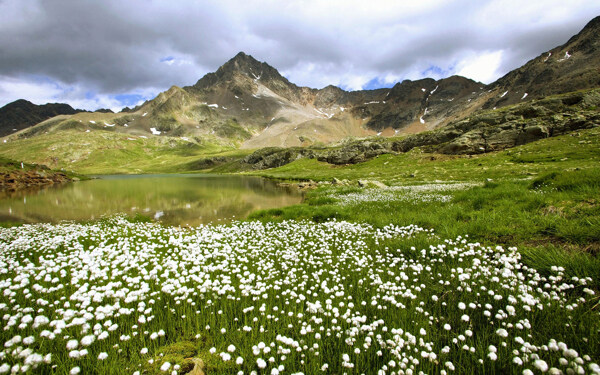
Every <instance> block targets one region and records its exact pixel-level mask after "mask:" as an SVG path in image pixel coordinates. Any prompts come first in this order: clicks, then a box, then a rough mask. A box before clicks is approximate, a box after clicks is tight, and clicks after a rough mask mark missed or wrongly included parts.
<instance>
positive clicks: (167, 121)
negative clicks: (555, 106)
mask: <svg viewBox="0 0 600 375" xmlns="http://www.w3.org/2000/svg"><path fill="white" fill-rule="evenodd" d="M598 35H600V17H597V18H594V19H593V20H592V21H591V22H589V23H588V24H587V25H586V26H585V27H584V28H583V30H582V31H581V32H580V33H578V34H577V35H575V36H573V37H572V38H571V39H569V40H568V41H567V42H566V43H565V44H563V45H562V46H559V47H556V48H554V49H552V50H550V51H547V52H544V53H543V54H541V55H540V56H538V57H536V58H534V59H532V60H531V61H529V62H528V63H526V64H525V65H523V66H522V67H520V68H518V69H516V70H514V71H512V72H509V73H508V74H506V75H505V76H504V77H502V78H500V79H499V80H497V81H496V82H494V83H492V84H490V85H485V84H483V83H480V82H475V81H473V80H470V79H467V78H464V77H460V76H451V77H448V78H444V79H440V80H434V79H431V78H426V79H421V80H417V81H410V80H405V81H402V82H399V83H397V84H396V85H394V87H392V88H389V89H388V88H384V89H377V90H359V91H345V90H342V89H340V88H338V87H335V86H327V87H324V88H322V89H313V88H308V87H300V86H297V85H295V84H294V83H292V82H290V81H289V80H288V79H287V78H285V77H283V76H282V75H281V74H280V73H279V72H278V71H277V69H275V68H274V67H272V66H270V65H269V64H267V63H265V62H260V61H258V60H256V59H255V58H253V57H252V56H250V55H247V54H245V53H243V52H240V53H238V54H237V55H236V56H235V57H233V58H232V59H231V60H229V61H227V62H226V63H225V64H223V65H222V66H221V67H220V68H219V69H218V70H217V71H216V72H214V73H208V74H206V75H205V76H204V77H202V78H201V79H199V80H198V81H197V82H196V83H195V84H194V85H192V86H187V87H177V86H173V87H171V88H170V89H169V90H167V91H165V92H162V93H160V94H159V95H158V96H157V97H156V98H154V99H153V100H149V101H147V102H145V103H144V104H142V105H141V106H139V107H136V108H134V109H127V110H126V111H123V112H120V113H77V114H73V115H70V116H60V117H55V118H51V119H48V120H46V121H43V122H41V123H39V124H37V125H35V126H33V127H30V128H27V129H25V130H22V131H20V132H18V133H17V134H15V137H17V138H27V137H33V136H37V135H40V134H46V133H56V132H60V131H63V130H67V129H69V130H77V131H83V132H90V131H100V130H101V131H111V132H117V133H124V134H127V135H128V136H130V138H131V137H133V138H134V139H135V137H139V138H146V137H160V138H162V137H165V136H166V137H167V138H168V137H178V138H179V139H184V140H185V141H186V142H190V143H194V144H198V145H207V144H216V145H222V146H227V147H236V148H237V147H241V148H262V147H267V146H279V147H291V146H308V145H319V144H323V145H327V144H332V143H335V142H340V141H342V140H344V139H347V138H356V137H359V138H360V137H367V136H374V135H382V136H392V135H404V134H414V133H420V132H423V131H430V130H435V129H439V128H442V127H445V126H447V125H448V124H451V123H455V122H457V121H460V120H462V119H465V118H467V117H468V116H471V115H474V114H476V113H478V112H480V111H482V110H487V109H494V108H500V107H504V106H507V105H513V104H518V103H526V102H528V101H530V100H534V99H540V98H544V97H546V96H548V95H553V94H559V93H566V92H572V91H576V90H581V89H588V88H595V87H599V86H600V71H599V70H598V66H599V62H600V46H599V43H600V41H599V38H598ZM71 110H72V108H71ZM25 112H27V111H25ZM22 116H23V117H25V114H23V115H22ZM3 121H6V120H3ZM33 121H36V120H35V119H33V120H31V121H29V122H27V124H31V123H32V122H33ZM37 121H39V120H37ZM13 122H14V120H13ZM24 124H25V122H24ZM25 126H26V125H23V126H22V127H25Z"/></svg>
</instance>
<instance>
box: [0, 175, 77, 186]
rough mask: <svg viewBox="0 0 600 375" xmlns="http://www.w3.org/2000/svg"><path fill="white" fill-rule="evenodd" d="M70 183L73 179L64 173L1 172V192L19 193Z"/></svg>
mask: <svg viewBox="0 0 600 375" xmlns="http://www.w3.org/2000/svg"><path fill="white" fill-rule="evenodd" d="M70 181H73V179H72V178H70V177H68V176H67V175H66V174H64V173H62V172H50V171H48V172H46V171H10V172H0V191H19V190H24V189H27V188H31V187H40V186H49V185H56V184H62V183H65V182H70Z"/></svg>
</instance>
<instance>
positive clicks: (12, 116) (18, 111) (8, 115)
mask: <svg viewBox="0 0 600 375" xmlns="http://www.w3.org/2000/svg"><path fill="white" fill-rule="evenodd" d="M78 112H81V110H76V109H73V107H71V106H70V105H68V104H64V103H49V104H44V105H36V104H33V103H31V102H29V101H27V100H24V99H19V100H16V101H14V102H12V103H8V104H7V105H5V106H4V107H2V108H0V137H4V136H6V135H8V134H12V133H14V132H16V131H19V130H21V129H25V128H28V127H30V126H32V125H35V124H37V123H39V122H42V121H44V120H46V119H49V118H51V117H54V116H58V115H72V114H75V113H78Z"/></svg>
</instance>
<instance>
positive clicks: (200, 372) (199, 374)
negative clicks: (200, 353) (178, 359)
mask: <svg viewBox="0 0 600 375" xmlns="http://www.w3.org/2000/svg"><path fill="white" fill-rule="evenodd" d="M186 362H188V363H189V362H191V363H193V364H194V368H193V369H192V371H190V372H188V373H187V375H206V364H205V363H204V361H203V360H201V359H200V358H196V357H194V358H186Z"/></svg>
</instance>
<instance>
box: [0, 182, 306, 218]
mask: <svg viewBox="0 0 600 375" xmlns="http://www.w3.org/2000/svg"><path fill="white" fill-rule="evenodd" d="M99 177H100V178H99V179H96V180H91V181H79V182H74V183H69V184H64V185H60V186H52V187H48V188H45V189H41V190H36V191H27V192H17V193H12V194H8V193H4V194H3V195H2V197H1V198H0V221H11V222H27V223H31V222H59V221H62V220H77V221H81V220H94V219H98V218H101V217H103V216H108V215H114V214H118V213H125V214H128V215H132V216H133V215H136V214H140V215H144V216H147V217H150V218H152V219H154V220H157V221H161V222H163V223H165V224H170V225H191V226H194V225H198V224H206V223H221V222H227V221H231V220H236V219H243V218H245V217H246V216H247V215H248V214H249V213H250V212H252V211H254V210H258V209H267V208H276V207H283V206H288V205H292V204H296V203H299V202H300V201H301V200H302V196H301V194H300V192H298V191H297V190H295V189H291V188H286V187H281V186H279V185H277V183H275V182H273V181H270V180H266V179H263V178H259V177H246V176H219V175H134V176H131V175H118V176H99Z"/></svg>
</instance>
